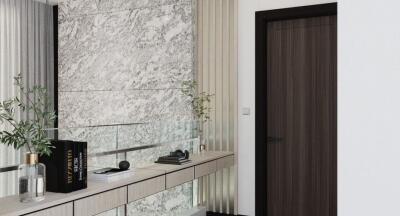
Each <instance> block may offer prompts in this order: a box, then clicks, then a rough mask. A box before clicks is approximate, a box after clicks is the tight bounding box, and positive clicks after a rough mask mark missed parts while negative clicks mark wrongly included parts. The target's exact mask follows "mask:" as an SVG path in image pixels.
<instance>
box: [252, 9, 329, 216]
mask: <svg viewBox="0 0 400 216" xmlns="http://www.w3.org/2000/svg"><path fill="white" fill-rule="evenodd" d="M333 15H337V3H328V4H318V5H310V6H302V7H293V8H284V9H276V10H268V11H257V12H256V42H255V43H256V44H255V45H256V58H255V60H256V86H255V89H256V92H255V95H256V98H255V99H256V112H255V119H256V120H255V123H256V125H255V126H256V131H255V133H256V146H255V150H256V152H255V156H256V158H255V159H256V160H255V162H256V164H255V169H256V176H255V179H256V190H255V191H256V194H255V195H256V197H255V199H256V203H255V207H256V209H255V210H256V211H255V212H256V215H257V216H258V215H260V216H261V215H262V216H264V215H267V203H266V202H267V192H268V191H267V185H266V182H267V169H266V167H267V166H266V164H267V158H266V154H267V146H266V143H267V133H266V131H267V113H266V112H265V110H267V98H266V97H265V95H266V94H265V92H266V91H267V86H266V83H267V73H266V71H267V64H268V62H267V61H266V60H267V32H268V30H267V28H268V25H267V24H268V22H271V21H277V20H288V19H299V18H309V17H319V16H333Z"/></svg>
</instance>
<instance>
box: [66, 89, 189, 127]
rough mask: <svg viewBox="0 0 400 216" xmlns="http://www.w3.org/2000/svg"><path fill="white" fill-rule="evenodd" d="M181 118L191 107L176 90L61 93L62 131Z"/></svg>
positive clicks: (187, 100)
mask: <svg viewBox="0 0 400 216" xmlns="http://www.w3.org/2000/svg"><path fill="white" fill-rule="evenodd" d="M181 115H191V105H190V101H189V98H188V97H186V96H184V95H183V94H182V93H181V91H180V90H176V89H167V90H138V91H100V92H98V91H88V92H60V93H59V125H60V127H62V128H63V127H81V126H94V125H105V124H122V123H140V122H150V121H157V120H168V119H174V118H175V117H176V116H181Z"/></svg>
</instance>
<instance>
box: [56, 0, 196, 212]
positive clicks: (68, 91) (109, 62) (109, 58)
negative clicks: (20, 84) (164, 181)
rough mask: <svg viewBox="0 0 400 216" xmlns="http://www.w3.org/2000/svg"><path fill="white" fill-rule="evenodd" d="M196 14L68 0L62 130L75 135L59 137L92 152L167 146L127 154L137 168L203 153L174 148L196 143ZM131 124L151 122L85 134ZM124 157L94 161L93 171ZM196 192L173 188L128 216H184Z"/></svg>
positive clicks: (141, 1)
mask: <svg viewBox="0 0 400 216" xmlns="http://www.w3.org/2000/svg"><path fill="white" fill-rule="evenodd" d="M195 8H196V7H195V0H62V1H61V2H60V4H59V77H58V78H59V127H61V128H68V130H64V131H63V132H61V131H60V133H59V134H60V138H63V139H64V138H65V139H74V140H86V141H88V145H89V154H90V153H96V152H102V151H109V150H113V149H115V148H129V147H133V146H136V145H146V144H149V143H162V142H168V144H165V145H162V146H161V147H158V148H153V149H145V150H141V151H135V152H130V153H128V154H127V158H126V159H128V160H129V161H130V162H131V165H132V167H142V166H146V165H148V164H149V163H153V162H154V161H155V160H156V159H157V158H158V157H159V156H161V155H165V154H168V153H169V152H170V151H174V150H176V149H177V148H181V149H188V150H190V151H193V150H194V149H198V142H196V141H195V142H190V141H176V142H174V140H180V139H186V138H191V137H193V127H192V126H191V124H192V123H188V122H191V121H192V120H193V115H192V108H191V106H190V103H189V98H187V97H185V96H183V95H182V94H181V91H180V89H179V88H181V83H182V82H183V81H186V80H192V79H194V74H195V67H194V65H195V48H194V44H195V36H194V35H195V21H196V17H195V16H196V13H195ZM132 122H144V123H148V124H143V125H132V126H115V127H98V128H97V129H94V128H87V127H85V128H79V127H82V126H99V125H109V124H118V123H132ZM174 122H180V123H174ZM71 127H78V129H76V128H74V129H73V130H70V128H71ZM115 130H117V131H118V133H117V135H115ZM121 159H122V158H121V155H118V156H117V155H108V156H102V157H89V159H88V165H89V169H91V170H92V169H96V168H101V167H109V166H116V165H117V163H118V161H119V160H121ZM192 192H193V187H192V183H187V184H184V185H181V186H178V187H176V188H172V189H170V190H168V191H164V192H161V193H159V194H156V195H153V196H150V197H148V198H145V199H143V200H139V201H136V202H134V203H132V204H130V205H129V207H128V212H127V215H177V214H178V212H179V211H183V210H185V209H188V208H191V207H192ZM116 212H117V211H110V212H107V213H105V214H106V215H116Z"/></svg>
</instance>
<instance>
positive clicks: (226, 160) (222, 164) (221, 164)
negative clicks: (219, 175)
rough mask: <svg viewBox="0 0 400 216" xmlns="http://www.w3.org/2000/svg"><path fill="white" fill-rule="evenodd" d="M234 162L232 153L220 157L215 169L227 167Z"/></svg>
mask: <svg viewBox="0 0 400 216" xmlns="http://www.w3.org/2000/svg"><path fill="white" fill-rule="evenodd" d="M234 164H235V157H234V156H233V155H231V156H227V157H224V158H220V159H218V160H217V169H218V170H220V169H224V168H229V167H231V166H233V165H234Z"/></svg>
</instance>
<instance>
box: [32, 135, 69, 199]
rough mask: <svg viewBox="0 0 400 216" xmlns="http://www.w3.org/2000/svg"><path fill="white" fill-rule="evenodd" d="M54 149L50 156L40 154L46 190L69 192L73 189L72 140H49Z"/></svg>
mask: <svg viewBox="0 0 400 216" xmlns="http://www.w3.org/2000/svg"><path fill="white" fill-rule="evenodd" d="M51 143H52V145H53V146H54V147H55V149H53V150H52V154H51V156H50V157H48V156H40V159H39V161H40V162H42V163H44V164H45V165H46V188H47V191H51V192H61V193H69V192H72V191H73V190H74V189H73V183H74V182H73V178H74V177H73V157H74V156H73V142H72V141H69V140H56V141H51Z"/></svg>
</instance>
